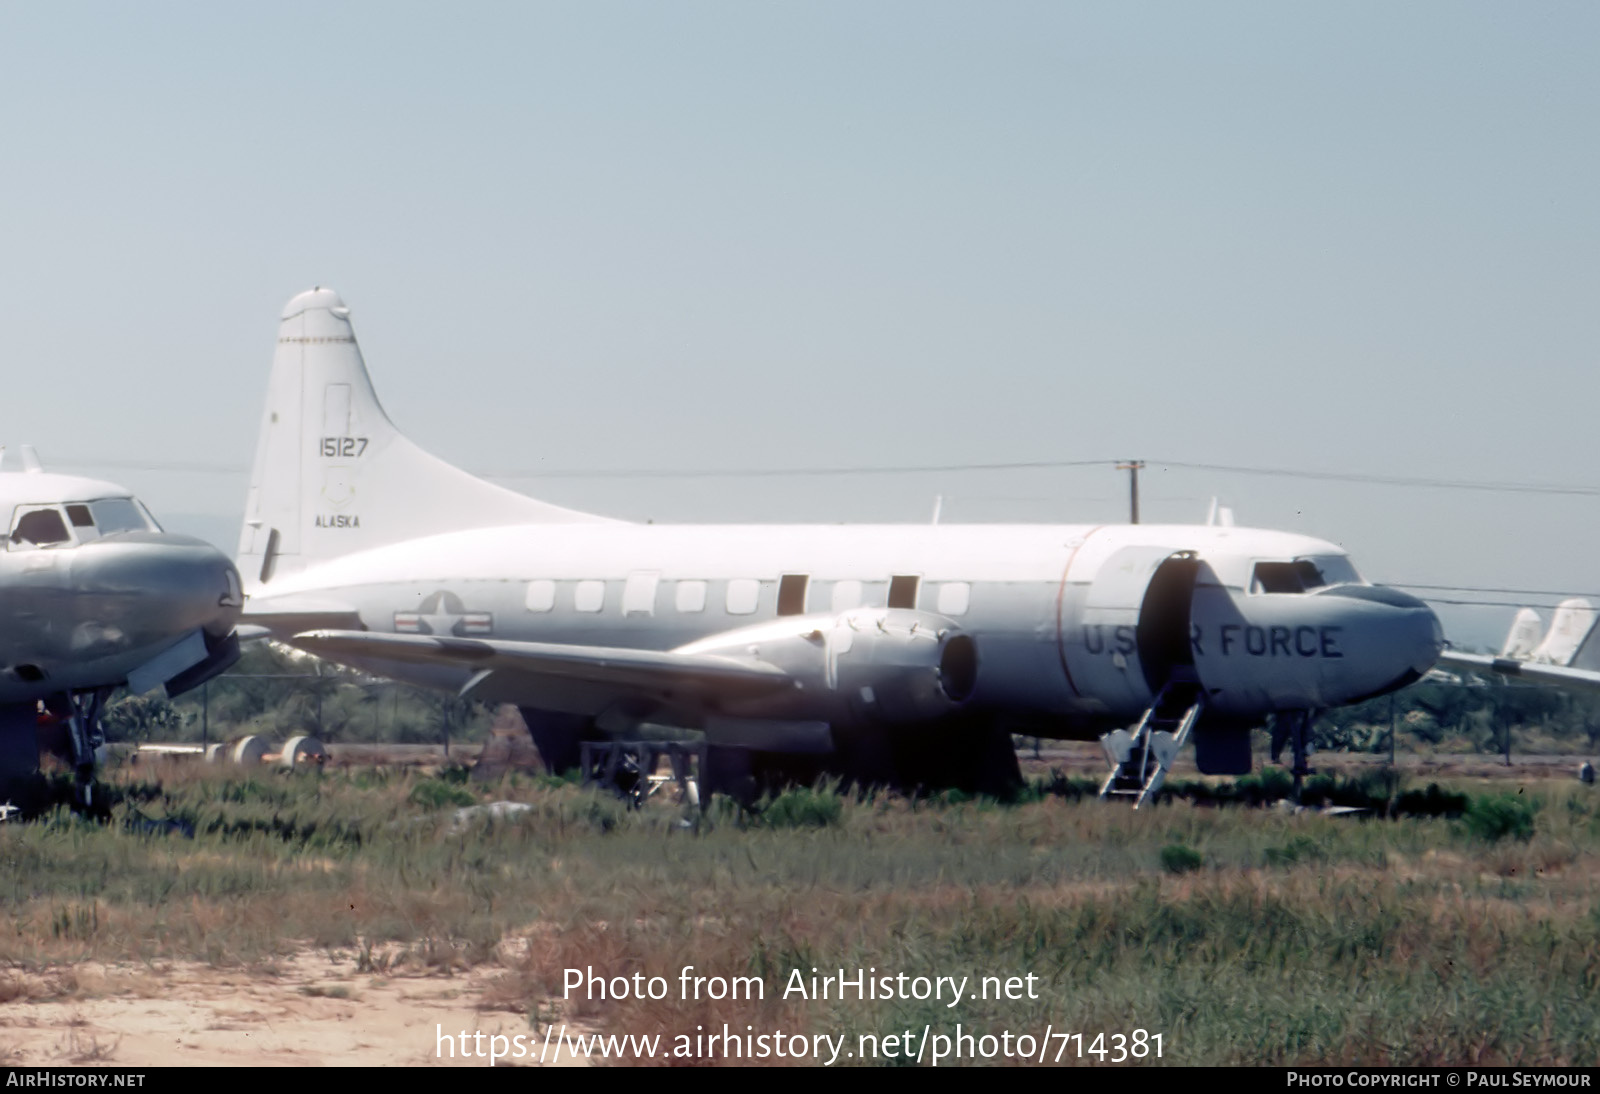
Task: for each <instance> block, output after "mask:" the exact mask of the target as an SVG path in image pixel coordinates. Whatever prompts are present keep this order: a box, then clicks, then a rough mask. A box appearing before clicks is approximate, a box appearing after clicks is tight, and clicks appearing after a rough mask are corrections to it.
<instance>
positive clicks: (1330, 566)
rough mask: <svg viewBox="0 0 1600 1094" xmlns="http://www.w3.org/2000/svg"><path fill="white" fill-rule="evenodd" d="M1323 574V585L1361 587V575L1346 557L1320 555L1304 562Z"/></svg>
mask: <svg viewBox="0 0 1600 1094" xmlns="http://www.w3.org/2000/svg"><path fill="white" fill-rule="evenodd" d="M1304 561H1305V562H1308V563H1310V564H1311V565H1313V566H1315V567H1316V568H1317V570H1318V571H1319V572H1320V573H1321V574H1322V581H1321V582H1320V584H1321V585H1359V584H1361V575H1360V574H1358V573H1356V568H1355V566H1354V565H1353V564H1352V563H1351V562H1350V560H1349V559H1348V558H1347V557H1345V556H1344V555H1318V556H1317V557H1316V558H1308V559H1305V560H1304Z"/></svg>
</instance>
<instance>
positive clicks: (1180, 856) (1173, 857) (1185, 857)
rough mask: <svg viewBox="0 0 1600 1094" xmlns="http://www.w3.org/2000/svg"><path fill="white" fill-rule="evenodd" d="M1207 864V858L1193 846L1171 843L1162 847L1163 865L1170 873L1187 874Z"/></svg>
mask: <svg viewBox="0 0 1600 1094" xmlns="http://www.w3.org/2000/svg"><path fill="white" fill-rule="evenodd" d="M1203 865H1205V858H1204V856H1202V855H1201V854H1200V852H1199V851H1196V850H1195V849H1194V848H1193V847H1185V846H1184V845H1183V844H1181V843H1169V844H1167V845H1166V846H1165V847H1163V848H1162V849H1161V867H1162V869H1164V870H1166V872H1167V873H1169V874H1187V873H1189V872H1190V871H1191V870H1198V869H1200V867H1201V866H1203Z"/></svg>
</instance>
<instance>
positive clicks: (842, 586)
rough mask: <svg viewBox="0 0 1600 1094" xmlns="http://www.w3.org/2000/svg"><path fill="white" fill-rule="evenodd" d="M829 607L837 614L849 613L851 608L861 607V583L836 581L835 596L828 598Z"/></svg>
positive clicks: (834, 586)
mask: <svg viewBox="0 0 1600 1094" xmlns="http://www.w3.org/2000/svg"><path fill="white" fill-rule="evenodd" d="M828 607H829V608H831V609H832V610H833V611H836V612H847V611H849V610H850V609H851V608H859V607H861V582H859V581H835V582H834V583H833V595H832V596H830V597H829V598H828Z"/></svg>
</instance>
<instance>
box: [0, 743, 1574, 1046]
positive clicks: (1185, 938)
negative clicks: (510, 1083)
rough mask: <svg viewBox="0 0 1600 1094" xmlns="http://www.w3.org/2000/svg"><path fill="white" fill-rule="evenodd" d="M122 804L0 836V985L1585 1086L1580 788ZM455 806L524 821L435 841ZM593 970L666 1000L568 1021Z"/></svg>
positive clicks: (267, 798)
mask: <svg viewBox="0 0 1600 1094" xmlns="http://www.w3.org/2000/svg"><path fill="white" fill-rule="evenodd" d="M1257 786H1259V783H1258V784H1257ZM1399 789H1400V790H1401V793H1400V795H1399V797H1402V798H1403V797H1404V793H1405V792H1406V791H1405V788H1399ZM125 790H126V795H125V797H124V800H123V801H122V802H121V803H120V804H119V805H118V806H116V808H115V811H114V821H113V823H111V824H107V825H100V824H94V823H91V822H87V821H83V820H80V819H78V818H76V817H74V816H73V815H71V814H70V813H67V812H64V811H58V812H57V813H54V814H52V815H50V816H49V817H48V818H46V819H44V820H42V821H40V822H38V823H34V824H30V825H18V826H3V827H0V901H3V902H4V904H5V910H6V912H7V922H8V924H9V925H10V929H9V930H8V931H6V932H3V933H0V962H4V965H5V968H4V969H0V978H3V977H4V976H5V975H7V974H8V973H7V970H10V971H11V972H15V973H21V972H26V971H32V972H38V971H49V970H52V969H57V970H58V969H62V968H65V967H68V966H70V965H71V964H72V963H74V962H77V961H82V960H85V959H94V960H100V961H146V962H156V961H162V960H173V959H192V960H199V961H205V962H210V963H212V964H214V965H218V966H245V967H261V968H266V967H269V966H270V964H271V962H272V961H273V960H274V958H276V957H278V956H281V955H284V954H288V953H291V952H295V951H298V950H303V949H305V948H307V947H320V948H327V949H328V950H329V951H330V953H334V954H342V955H344V956H343V957H341V958H340V960H347V961H348V962H349V966H348V969H347V970H345V971H348V972H351V973H355V972H361V973H371V974H374V975H377V974H383V973H386V972H393V971H396V970H405V969H412V970H418V971H448V970H451V969H459V968H462V967H464V966H468V965H477V966H487V967H491V968H495V969H497V973H496V975H497V977H498V979H497V981H496V984H495V987H494V989H493V991H492V993H491V995H492V999H491V1000H490V1002H491V1005H494V1006H499V1007H506V1008H510V1009H514V1010H519V1011H522V1012H525V1013H527V1014H528V1015H529V1019H530V1022H535V1023H537V1022H539V1021H544V1020H549V1019H551V1018H554V1017H555V1016H557V1015H560V1016H562V1018H563V1019H565V1018H567V1017H571V1018H575V1019H579V1020H583V1021H587V1022H592V1023H594V1024H596V1025H598V1026H600V1027H601V1028H604V1029H607V1030H610V1031H613V1032H629V1033H639V1032H652V1031H660V1032H666V1033H675V1032H681V1031H684V1030H691V1031H692V1030H693V1029H694V1027H695V1026H696V1025H705V1026H706V1028H708V1029H709V1028H713V1027H715V1028H720V1024H721V1023H722V1022H727V1023H728V1024H729V1025H730V1026H733V1027H735V1028H737V1029H743V1028H744V1026H745V1025H747V1024H754V1025H755V1026H756V1027H757V1029H763V1028H777V1027H781V1028H784V1029H790V1030H794V1031H797V1032H826V1033H832V1034H838V1033H841V1032H842V1033H845V1034H847V1035H848V1036H849V1037H850V1038H851V1039H852V1041H853V1040H854V1038H855V1037H856V1036H857V1035H859V1034H880V1035H881V1034H885V1033H888V1032H891V1031H894V1030H903V1029H907V1028H913V1029H917V1030H920V1029H922V1027H923V1026H924V1025H929V1026H932V1027H933V1028H934V1030H935V1032H938V1031H939V1030H940V1029H941V1028H943V1029H953V1027H954V1026H955V1025H956V1024H957V1023H961V1024H962V1025H963V1026H964V1028H967V1029H973V1028H980V1029H986V1030H991V1031H1000V1030H1010V1031H1013V1032H1027V1031H1031V1032H1034V1033H1038V1032H1040V1031H1042V1030H1043V1029H1044V1028H1045V1027H1046V1026H1047V1025H1050V1026H1053V1027H1054V1028H1055V1029H1057V1030H1062V1029H1068V1030H1082V1031H1091V1032H1092V1031H1105V1032H1107V1033H1108V1034H1109V1033H1114V1032H1119V1031H1121V1032H1131V1031H1132V1030H1134V1029H1145V1030H1147V1031H1149V1032H1152V1033H1157V1032H1158V1033H1161V1034H1162V1035H1163V1037H1164V1052H1163V1058H1162V1059H1163V1062H1170V1063H1180V1064H1213V1065H1238V1064H1252V1063H1278V1064H1283V1063H1303V1064H1318V1063H1321V1064H1335V1063H1337V1064H1347V1063H1406V1064H1422V1063H1453V1064H1460V1063H1462V1062H1465V1061H1472V1062H1477V1063H1482V1064H1494V1063H1499V1064H1509V1063H1518V1062H1523V1063H1527V1062H1553V1063H1591V1062H1593V1061H1594V1060H1595V1059H1597V1058H1600V947H1597V946H1596V945H1595V941H1594V940H1595V937H1596V932H1597V929H1600V794H1597V793H1595V792H1594V791H1592V790H1587V789H1586V788H1582V787H1578V786H1576V785H1574V786H1571V787H1558V788H1552V789H1547V790H1541V791H1537V792H1536V791H1533V790H1529V791H1527V792H1526V793H1524V794H1522V795H1520V796H1519V795H1516V794H1510V795H1507V794H1505V793H1504V792H1503V791H1490V792H1483V793H1480V792H1478V791H1476V790H1474V789H1471V788H1468V789H1466V790H1458V789H1454V788H1436V790H1435V792H1434V793H1435V798H1436V799H1440V800H1443V798H1444V797H1445V796H1448V795H1455V794H1459V795H1462V798H1461V802H1462V817H1461V819H1459V820H1451V819H1449V818H1448V817H1447V816H1411V815H1396V816H1394V817H1393V818H1391V819H1379V818H1377V817H1372V818H1367V819H1350V818H1332V817H1327V816H1320V815H1316V814H1312V813H1306V814H1300V815H1294V814H1292V813H1288V812H1285V811H1281V810H1274V809H1255V808H1213V807H1202V806H1200V805H1197V804H1191V803H1189V802H1187V801H1184V800H1182V799H1179V800H1175V801H1169V802H1166V803H1164V804H1162V805H1160V806H1159V807H1157V808H1154V809H1144V810H1140V811H1138V812H1133V811H1131V810H1128V809H1126V808H1123V807H1120V806H1118V805H1115V804H1109V803H1101V802H1098V801H1095V800H1093V798H1092V794H1088V795H1085V794H1078V793H1075V792H1074V790H1075V788H1074V787H1073V786H1072V785H1071V784H1070V783H1069V784H1066V785H1065V786H1063V787H1061V788H1058V789H1057V790H1054V791H1052V790H1050V789H1049V788H1048V787H1045V788H1035V790H1036V792H1035V793H1033V794H1031V795H1024V800H1023V801H1022V802H1021V803H1019V804H1015V805H1010V806H1006V805H1001V804H999V803H996V802H994V801H992V800H985V799H976V800H971V801H956V800H937V799H935V800H926V799H925V800H920V801H909V800H906V799H903V798H900V797H897V796H894V795H883V794H880V795H876V796H872V797H869V798H860V799H858V798H856V797H853V796H850V795H843V794H840V793H838V792H837V791H836V790H834V789H831V788H822V789H817V790H793V791H789V792H787V793H786V794H784V795H780V796H779V797H778V798H776V799H774V800H773V801H771V802H770V803H768V805H767V806H766V809H765V810H764V811H763V812H761V813H759V814H755V815H751V814H743V813H741V812H740V811H739V810H737V809H728V810H726V811H723V810H721V809H718V808H713V809H712V810H710V811H709V812H708V813H707V814H706V815H705V816H704V817H703V818H701V819H700V820H699V822H698V824H697V825H696V826H694V827H690V828H685V827H683V826H682V825H680V823H679V822H680V820H681V818H682V817H683V814H682V813H681V812H679V811H677V810H675V809H672V808H669V807H665V806H660V805H657V804H655V803H652V804H651V805H650V806H649V807H647V808H645V809H643V810H638V811H630V810H627V809H625V808H623V807H622V805H621V804H620V803H618V802H616V801H614V800H612V799H609V798H604V797H599V796H597V795H594V794H592V793H588V792H584V791H582V790H580V789H579V788H577V787H574V786H571V785H569V784H565V783H560V782H555V781H550V780H530V779H520V780H508V781H506V782H504V783H502V784H501V785H500V786H498V787H492V788H488V789H486V790H484V791H483V792H482V793H481V795H480V794H478V793H474V792H473V791H471V790H468V789H467V788H466V787H465V786H462V785H460V784H459V783H457V782H455V781H452V780H450V779H449V778H448V777H446V778H437V777H426V776H421V775H415V774H407V773H402V772H392V771H391V772H383V773H350V774H344V773H339V772H328V773H325V774H323V775H322V776H321V777H320V778H319V777H315V776H294V775H288V774H284V773H279V772H258V773H253V774H249V775H245V774H242V773H239V772H229V771H227V770H226V769H221V770H218V769H205V768H201V767H200V766H199V765H196V766H195V767H194V768H192V769H189V770H187V771H175V772H174V773H173V774H172V775H171V776H170V777H168V778H167V779H166V781H165V782H163V783H156V782H152V781H145V782H141V783H137V784H134V783H130V784H127V785H126V786H125ZM446 791H448V792H450V794H449V795H446V793H445V792H446ZM1222 791H1226V792H1231V793H1237V794H1238V795H1239V796H1240V797H1241V798H1248V796H1249V794H1251V793H1255V790H1254V789H1250V788H1247V789H1246V790H1244V791H1240V790H1239V789H1238V788H1237V787H1233V788H1229V787H1226V786H1224V787H1221V788H1219V792H1222ZM1385 793H1386V794H1387V793H1388V791H1387V789H1386V790H1385ZM1419 793H1421V794H1423V795H1424V796H1425V795H1426V794H1427V791H1421V792H1419ZM456 794H464V795H468V797H469V798H470V799H471V800H472V801H474V802H478V801H490V800H494V799H496V798H502V797H510V798H514V799H515V800H519V801H524V802H527V803H529V804H530V805H532V806H533V809H532V810H531V812H530V813H529V814H527V815H525V816H524V817H522V818H519V819H517V820H515V821H508V822H503V823H484V824H478V825H473V826H470V827H468V828H465V829H463V830H456V829H454V828H453V826H452V824H451V816H452V806H453V804H454V802H455V800H456V799H455V798H454V797H453V795H456ZM1385 800H1388V798H1387V797H1386V798H1385ZM1451 800H1454V799H1451ZM136 814H137V815H138V816H143V817H148V818H152V819H155V820H164V819H172V820H174V821H178V822H181V823H183V824H186V825H189V826H191V828H192V830H193V831H194V833H195V835H194V837H193V838H192V839H189V838H184V837H182V836H180V835H175V834H170V833H166V832H164V831H162V830H160V829H157V828H155V827H152V826H148V825H129V824H128V823H127V822H128V821H130V820H131V819H133V818H134V816H135V815H136ZM1474 818H1479V819H1476V820H1475V819H1474ZM1496 833H1498V835H1496ZM509 942H520V943H521V944H520V945H517V946H508V945H507V943H509ZM685 965H693V966H695V967H696V969H697V970H699V971H700V972H701V973H703V974H706V975H723V976H734V975H740V976H756V977H759V978H760V980H761V983H762V984H763V985H764V988H765V992H764V995H765V997H764V998H763V999H761V1000H756V1001H745V1000H739V1001H731V1000H721V1001H718V1000H708V999H701V1000H683V999H680V998H678V997H677V992H676V987H677V984H678V975H679V972H680V970H681V969H682V968H683V966H685ZM585 966H593V967H594V968H595V969H596V970H603V971H604V972H605V973H606V974H607V975H631V974H632V973H634V972H639V973H643V974H644V975H646V976H651V975H659V976H662V977H664V978H665V979H666V980H667V981H668V982H669V983H670V984H672V985H673V987H674V989H675V990H674V992H673V993H672V995H671V996H670V997H669V998H668V999H666V1000H662V1001H656V1002H651V1001H648V1000H646V1001H643V1002H636V1001H627V1002H614V1001H608V1002H605V1003H600V1002H596V1001H587V1000H567V1001H565V1002H562V1001H561V1000H560V998H559V997H560V995H561V987H562V981H563V972H564V970H565V969H566V968H568V967H573V968H583V967H585ZM812 968H817V969H820V970H823V971H825V972H827V971H833V972H836V971H837V970H838V969H840V968H843V969H847V970H855V969H857V968H862V969H875V970H877V973H878V974H879V975H883V974H891V975H892V974H895V973H899V972H905V973H907V974H908V975H934V974H936V975H941V976H943V975H952V976H957V977H962V976H965V977H969V978H972V983H974V984H976V983H977V982H978V980H979V978H981V977H984V976H998V977H1001V978H1006V977H1013V976H1016V977H1023V976H1027V975H1033V976H1035V977H1036V978H1037V980H1036V981H1035V984H1036V989H1037V994H1036V997H1034V998H1020V999H976V998H970V997H969V998H967V999H965V1000H964V1001H962V1002H961V1003H960V1004H959V1005H957V1006H955V1007H947V1006H945V1005H944V1004H943V1003H941V1002H933V1001H922V1002H919V1001H916V1000H894V1001H886V1000H881V999H880V1000H871V999H868V1000H864V1001H862V1000H856V999H845V1000H840V999H838V998H831V999H828V1000H802V999H796V998H793V997H791V998H788V999H785V998H784V997H783V989H784V988H785V986H786V985H788V983H789V978H790V976H791V974H792V973H794V972H795V971H796V970H799V971H801V972H802V974H803V975H807V976H809V975H810V970H811V969H812Z"/></svg>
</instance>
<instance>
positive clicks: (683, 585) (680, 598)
mask: <svg viewBox="0 0 1600 1094" xmlns="http://www.w3.org/2000/svg"><path fill="white" fill-rule="evenodd" d="M673 603H674V604H676V605H677V608H678V610H679V611H680V612H703V611H705V610H706V583H705V582H704V581H680V582H678V589H677V593H676V594H675V596H674V598H673Z"/></svg>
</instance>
